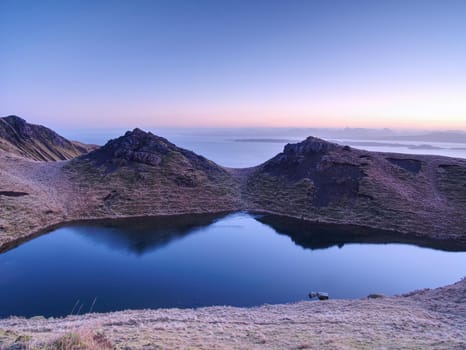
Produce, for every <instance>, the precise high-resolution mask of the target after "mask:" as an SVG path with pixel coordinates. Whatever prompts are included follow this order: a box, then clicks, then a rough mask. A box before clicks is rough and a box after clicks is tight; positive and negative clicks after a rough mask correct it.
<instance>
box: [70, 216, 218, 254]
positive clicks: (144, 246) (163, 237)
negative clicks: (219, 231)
mask: <svg viewBox="0 0 466 350" xmlns="http://www.w3.org/2000/svg"><path fill="white" fill-rule="evenodd" d="M226 215H227V214H198V215H171V216H165V217H163V216H162V217H139V218H125V219H109V220H98V221H92V222H88V223H81V224H78V225H75V226H73V229H74V231H75V232H76V233H77V234H78V235H80V236H82V237H84V238H86V239H87V240H89V241H93V242H95V243H98V244H102V245H105V246H107V247H108V248H111V249H114V250H120V251H126V252H128V253H132V254H136V255H143V254H146V253H149V252H151V251H153V250H156V249H157V248H160V247H163V246H166V245H168V244H170V243H171V242H173V241H175V240H177V239H180V238H183V237H185V236H187V235H190V234H194V233H196V232H198V231H199V230H202V229H203V228H205V227H207V226H209V225H212V224H213V223H214V222H216V221H218V220H220V219H222V218H223V217H225V216H226Z"/></svg>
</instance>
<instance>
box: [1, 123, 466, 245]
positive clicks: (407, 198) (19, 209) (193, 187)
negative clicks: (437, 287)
mask: <svg viewBox="0 0 466 350" xmlns="http://www.w3.org/2000/svg"><path fill="white" fill-rule="evenodd" d="M9 120H10V122H11V120H16V119H9ZM3 123H5V121H3ZM19 123H20V124H21V123H22V122H19ZM27 125H28V124H26V126H27ZM26 129H29V128H28V127H26ZM34 129H35V128H33V130H34ZM38 130H42V131H43V130H49V129H46V128H43V127H38ZM49 132H50V133H51V134H47V135H52V136H51V139H45V140H44V141H43V144H45V143H48V144H51V143H52V141H53V138H56V137H57V136H55V135H56V134H55V133H53V132H52V131H49ZM32 134H33V135H36V134H37V133H35V132H32ZM44 135H46V134H45V132H44V133H43V134H42V137H45V136H44ZM8 137H10V136H8ZM8 137H2V138H1V140H2V141H3V142H4V143H5V142H9V141H8ZM59 140H61V139H59ZM65 141H66V140H65ZM55 143H58V142H55ZM64 144H65V145H68V144H67V143H64ZM0 204H1V205H0V251H1V250H5V249H8V248H9V247H11V246H13V245H14V244H16V243H17V242H19V241H21V240H23V239H25V238H27V237H31V235H32V234H34V233H38V232H40V231H41V230H46V229H47V228H50V227H52V226H54V225H58V224H60V223H63V222H69V221H76V220H85V219H101V218H120V217H135V216H154V215H170V214H187V213H214V212H215V213H218V212H231V211H237V210H247V211H252V212H261V213H270V214H278V215H281V216H285V217H288V218H295V219H301V220H303V225H309V227H314V226H311V225H310V223H311V222H312V223H313V225H315V223H316V222H319V223H320V224H328V223H330V224H338V225H342V224H343V225H346V226H348V227H350V228H357V229H358V230H359V231H361V232H365V233H367V232H373V231H370V230H368V229H369V228H370V229H372V230H378V231H379V233H380V234H378V235H377V236H378V237H389V236H390V237H391V238H392V239H388V238H387V241H393V242H415V241H418V242H420V243H419V244H421V245H426V246H436V245H440V246H442V247H444V248H445V249H449V250H461V249H465V248H466V214H465V213H466V160H464V159H455V158H448V157H440V156H421V155H401V154H394V153H375V152H368V151H363V150H358V149H354V148H350V147H348V146H340V145H337V144H334V143H330V142H327V141H324V140H321V139H317V138H313V137H309V138H307V139H306V140H304V141H303V142H300V143H296V144H288V145H287V146H285V148H284V150H283V152H282V153H280V154H278V155H277V156H275V157H273V158H272V159H270V160H269V161H267V162H265V163H263V164H261V165H259V166H257V167H253V168H248V169H226V168H223V167H221V166H219V165H217V164H215V163H214V162H212V161H210V160H208V159H206V158H204V157H202V156H200V155H197V154H195V153H194V152H191V151H188V150H185V149H182V148H179V147H177V146H176V145H174V144H173V143H171V142H169V141H168V140H166V139H164V138H162V137H158V136H156V135H154V134H152V133H150V132H144V131H142V130H140V129H134V130H133V131H128V132H127V133H126V134H125V135H123V136H121V137H119V138H117V139H114V140H110V141H109V142H108V143H107V144H106V145H104V146H102V147H100V148H98V149H95V150H93V151H91V152H89V153H86V154H83V155H81V156H79V157H75V158H73V159H71V160H66V161H62V162H46V161H42V162H38V161H33V160H32V159H31V157H18V156H15V155H13V154H12V153H9V152H5V151H1V150H0ZM272 224H275V222H273V223H272ZM362 228H364V229H362ZM327 231H328V230H323V231H322V232H327ZM331 231H332V232H333V233H331V234H332V235H337V233H335V232H334V231H335V230H334V229H331ZM350 231H351V230H350ZM342 232H343V233H341V235H343V236H345V235H346V234H345V233H344V232H345V230H343V231H342ZM311 234H312V232H311ZM290 235H292V236H295V237H296V241H299V242H303V244H307V242H309V244H310V245H311V246H313V245H314V244H316V245H317V246H319V245H325V244H327V243H326V242H327V240H326V238H325V237H323V236H322V235H321V236H322V237H321V238H316V236H315V234H313V237H314V238H315V239H317V240H316V241H315V240H314V241H313V240H311V241H309V240H307V239H306V237H303V236H302V235H296V234H295V233H291V234H290ZM364 235H365V236H366V237H365V238H364V240H367V241H370V240H371V238H367V236H369V234H364ZM343 236H342V237H340V239H341V241H342V243H343V242H347V241H351V238H349V237H348V238H345V237H343ZM370 236H375V235H373V234H371V235H370ZM313 242H315V243H313Z"/></svg>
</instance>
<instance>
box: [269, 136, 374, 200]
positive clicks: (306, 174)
mask: <svg viewBox="0 0 466 350" xmlns="http://www.w3.org/2000/svg"><path fill="white" fill-rule="evenodd" d="M337 150H338V151H340V150H341V151H348V149H346V148H345V146H340V145H337V144H335V143H331V142H327V141H324V140H321V139H318V138H315V137H308V138H307V139H306V140H304V141H303V142H300V143H295V144H287V145H286V146H285V148H284V150H283V153H280V154H278V155H277V156H275V157H274V158H272V159H271V160H269V161H268V162H266V163H264V164H263V165H262V167H261V170H260V172H262V173H267V174H270V175H273V176H277V177H282V178H284V179H286V180H287V181H291V182H297V181H300V180H303V179H309V180H312V183H313V185H314V192H313V196H312V203H313V205H315V206H316V207H324V206H327V205H329V204H330V203H332V202H335V201H338V200H339V199H340V198H342V197H357V196H358V192H359V181H360V180H361V179H362V178H363V177H364V176H365V174H364V171H363V170H362V169H361V168H360V167H359V166H358V165H355V164H351V163H345V162H335V161H331V160H328V159H327V158H326V155H327V154H328V153H329V152H331V151H337Z"/></svg>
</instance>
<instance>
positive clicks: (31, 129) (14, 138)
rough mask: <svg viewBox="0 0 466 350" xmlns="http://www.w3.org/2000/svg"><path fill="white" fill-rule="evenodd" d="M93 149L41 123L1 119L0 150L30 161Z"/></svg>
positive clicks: (55, 157)
mask: <svg viewBox="0 0 466 350" xmlns="http://www.w3.org/2000/svg"><path fill="white" fill-rule="evenodd" d="M94 148H96V147H95V146H94V145H85V144H82V143H79V142H72V141H69V140H67V139H65V138H64V137H62V136H60V135H58V134H57V133H56V132H54V131H52V130H50V129H48V128H46V127H44V126H41V125H34V124H29V123H27V122H26V121H25V120H24V119H21V118H20V117H17V116H14V115H11V116H8V117H3V118H0V150H2V151H6V152H9V153H13V154H16V155H18V156H21V157H25V158H29V159H33V160H40V161H55V160H66V159H71V158H74V157H77V156H80V155H82V154H84V153H87V152H89V151H90V150H92V149H94Z"/></svg>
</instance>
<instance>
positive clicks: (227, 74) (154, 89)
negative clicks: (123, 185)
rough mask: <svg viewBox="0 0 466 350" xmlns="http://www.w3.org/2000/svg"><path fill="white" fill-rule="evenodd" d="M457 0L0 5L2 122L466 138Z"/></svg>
mask: <svg viewBox="0 0 466 350" xmlns="http://www.w3.org/2000/svg"><path fill="white" fill-rule="evenodd" d="M465 11H466V4H465V3H464V2H462V1H446V2H439V1H410V2H404V1H389V2H365V1H360V2H359V1H357V2H355V3H351V4H350V3H349V2H343V1H341V2H340V1H335V2H333V1H331V2H326V1H293V2H292V3H291V4H290V3H288V2H281V1H271V2H255V3H251V2H241V1H239V2H230V3H223V2H215V1H201V2H195V3H189V2H177V1H175V2H152V1H138V2H135V3H131V2H120V1H117V2H108V3H106V2H99V4H96V3H94V2H83V3H81V2H79V3H78V2H53V1H46V2H35V1H2V2H1V4H0V50H1V51H2V52H4V53H6V54H4V55H2V58H1V61H0V62H1V64H0V75H1V76H2V84H1V85H0V113H1V114H2V115H8V114H18V115H21V116H24V117H26V118H28V120H30V121H31V122H37V123H45V124H48V125H50V126H56V127H61V128H67V127H68V128H85V127H87V126H88V125H89V124H92V125H93V126H96V127H102V128H105V127H110V126H112V127H122V128H130V127H133V126H135V125H137V126H141V127H158V126H175V127H243V126H254V127H261V126H264V127H274V126H277V127H286V126H292V127H336V128H339V127H374V128H410V129H413V128H414V129H441V130H446V129H460V130H466V83H465V82H466V64H465V63H464V62H466V50H465V46H464V45H460V43H461V42H462V41H464V37H465V36H466V22H465V21H464V13H465Z"/></svg>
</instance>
